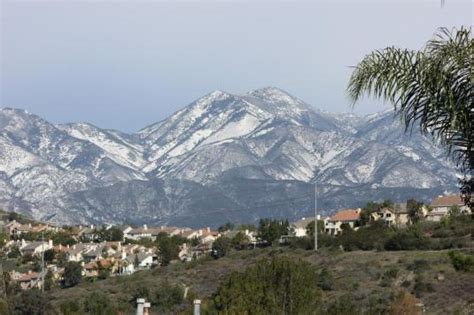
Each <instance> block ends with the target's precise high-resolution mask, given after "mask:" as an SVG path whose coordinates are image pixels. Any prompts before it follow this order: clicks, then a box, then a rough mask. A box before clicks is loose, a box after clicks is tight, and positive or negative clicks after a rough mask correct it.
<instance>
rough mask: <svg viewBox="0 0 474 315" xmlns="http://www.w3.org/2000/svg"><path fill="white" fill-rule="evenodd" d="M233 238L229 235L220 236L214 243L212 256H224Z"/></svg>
mask: <svg viewBox="0 0 474 315" xmlns="http://www.w3.org/2000/svg"><path fill="white" fill-rule="evenodd" d="M230 247H231V240H230V239H229V238H227V237H223V236H221V237H219V238H218V239H216V240H215V241H214V243H213V244H212V256H214V258H221V257H224V256H225V255H226V254H227V252H228V251H229V250H230Z"/></svg>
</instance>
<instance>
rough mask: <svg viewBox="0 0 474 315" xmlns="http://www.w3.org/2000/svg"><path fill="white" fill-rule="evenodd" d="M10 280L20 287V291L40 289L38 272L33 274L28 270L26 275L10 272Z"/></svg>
mask: <svg viewBox="0 0 474 315" xmlns="http://www.w3.org/2000/svg"><path fill="white" fill-rule="evenodd" d="M10 278H11V279H12V280H13V281H15V282H17V283H18V284H19V285H20V288H21V289H22V290H28V289H33V288H36V289H41V286H42V284H41V274H40V273H39V272H33V271H31V270H29V271H28V272H26V273H20V272H16V271H12V272H10Z"/></svg>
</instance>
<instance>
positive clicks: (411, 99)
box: [348, 27, 474, 202]
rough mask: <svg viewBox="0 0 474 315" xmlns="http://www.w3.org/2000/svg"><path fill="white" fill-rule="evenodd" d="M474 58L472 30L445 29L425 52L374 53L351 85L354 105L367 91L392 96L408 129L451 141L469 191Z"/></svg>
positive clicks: (473, 166)
mask: <svg viewBox="0 0 474 315" xmlns="http://www.w3.org/2000/svg"><path fill="white" fill-rule="evenodd" d="M473 61H474V40H473V39H472V38H471V29H470V28H464V27H462V28H461V29H459V30H454V31H453V32H450V31H449V30H448V29H446V28H441V29H440V30H439V32H438V33H437V34H436V36H435V37H434V38H433V39H432V40H430V41H429V42H428V43H427V44H426V46H425V47H424V49H423V50H421V51H412V50H408V49H400V48H395V47H388V48H385V49H383V50H376V51H373V52H372V53H370V54H369V55H367V56H366V57H365V58H364V59H363V60H362V61H361V62H360V63H359V64H358V65H357V66H356V67H355V70H354V72H353V73H352V76H351V78H350V80H349V84H348V93H349V95H350V97H351V99H352V101H353V102H354V103H355V102H356V101H358V100H359V99H360V98H361V97H362V96H363V95H364V94H368V95H373V96H375V97H378V98H382V99H385V100H388V101H389V102H391V103H392V104H393V105H394V108H395V111H396V113H397V114H399V116H400V117H401V118H402V120H403V121H404V122H405V126H406V128H407V129H408V128H410V127H414V126H419V127H420V130H421V132H422V133H424V134H431V135H432V136H433V137H434V138H435V139H437V140H439V141H440V142H441V143H443V144H445V145H447V148H448V152H449V153H450V154H451V156H452V158H453V160H454V161H455V162H456V164H457V165H458V166H459V167H460V169H461V170H462V171H463V172H464V174H465V178H464V182H463V184H462V186H463V187H462V189H464V190H466V189H467V190H468V192H469V191H471V190H472V187H473V179H472V175H473V169H474V147H473V142H474V139H473V125H474V89H473V81H474V76H473V72H472V65H473ZM469 201H470V197H469V198H468V202H469Z"/></svg>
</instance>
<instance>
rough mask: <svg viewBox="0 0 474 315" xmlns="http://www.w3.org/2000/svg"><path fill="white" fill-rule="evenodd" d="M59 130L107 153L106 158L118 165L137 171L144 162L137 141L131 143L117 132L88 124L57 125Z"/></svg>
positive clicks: (142, 149) (142, 150)
mask: <svg viewBox="0 0 474 315" xmlns="http://www.w3.org/2000/svg"><path fill="white" fill-rule="evenodd" d="M57 127H58V128H59V129H61V130H63V131H65V132H67V133H68V134H69V135H70V136H72V137H74V138H77V139H81V140H84V141H88V142H91V143H93V144H95V145H96V146H98V147H100V148H101V149H102V150H104V151H105V152H107V156H108V157H109V158H110V159H111V160H113V161H115V162H116V163H118V164H121V165H124V166H126V167H130V168H133V169H135V170H139V169H140V168H142V167H143V166H144V165H145V163H146V161H145V159H144V158H143V152H144V148H143V146H142V145H141V144H140V143H139V142H138V141H131V139H126V138H125V137H123V136H120V134H119V133H118V132H114V131H109V130H104V129H100V128H97V127H96V126H94V125H91V124H88V123H74V124H66V125H58V126H57Z"/></svg>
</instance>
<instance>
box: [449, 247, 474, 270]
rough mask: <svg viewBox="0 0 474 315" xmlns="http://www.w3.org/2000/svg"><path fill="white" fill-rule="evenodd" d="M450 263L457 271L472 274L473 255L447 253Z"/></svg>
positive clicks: (473, 265) (473, 268) (473, 266)
mask: <svg viewBox="0 0 474 315" xmlns="http://www.w3.org/2000/svg"><path fill="white" fill-rule="evenodd" d="M449 257H450V258H451V263H452V265H453V267H454V269H456V270H458V271H467V272H474V255H467V254H466V255H464V254H462V253H459V252H454V251H452V252H449Z"/></svg>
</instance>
